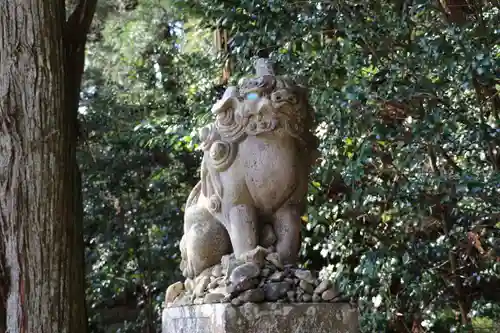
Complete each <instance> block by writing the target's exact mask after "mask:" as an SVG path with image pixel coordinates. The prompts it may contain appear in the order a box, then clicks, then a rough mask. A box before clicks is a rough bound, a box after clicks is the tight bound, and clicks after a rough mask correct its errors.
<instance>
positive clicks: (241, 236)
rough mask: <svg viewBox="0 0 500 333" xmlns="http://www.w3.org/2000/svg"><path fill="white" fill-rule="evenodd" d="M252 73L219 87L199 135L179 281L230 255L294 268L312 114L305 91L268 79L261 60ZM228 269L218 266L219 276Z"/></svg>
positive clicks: (311, 148) (311, 149)
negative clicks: (195, 180) (199, 155)
mask: <svg viewBox="0 0 500 333" xmlns="http://www.w3.org/2000/svg"><path fill="white" fill-rule="evenodd" d="M255 71H256V76H255V77H252V78H245V79H244V80H242V82H241V83H239V84H238V85H237V86H232V87H228V88H227V90H226V92H225V93H224V95H223V96H222V98H221V99H220V100H219V101H218V102H217V103H215V105H214V106H213V108H212V114H213V116H214V118H213V122H212V123H210V124H209V125H207V126H205V127H204V128H202V129H201V130H200V141H201V143H200V149H201V150H202V152H203V159H202V162H201V168H200V169H201V180H200V182H199V183H198V184H197V185H196V186H195V188H194V189H193V190H192V191H191V193H190V195H189V197H188V199H187V202H186V209H185V214H184V235H183V237H182V239H181V242H180V251H181V259H182V260H181V264H180V268H181V271H182V273H183V275H184V276H185V277H187V278H191V279H194V278H195V277H197V276H199V275H200V274H201V273H202V272H204V271H206V270H207V269H208V268H210V267H212V266H215V265H219V264H220V263H221V259H222V257H224V256H227V255H230V254H231V252H233V254H234V258H237V259H241V258H242V259H243V261H244V262H247V261H253V262H255V263H256V264H258V265H259V266H261V265H263V264H264V259H265V258H266V257H265V255H267V252H268V251H271V252H275V253H274V254H272V255H271V257H269V255H268V257H269V258H270V259H268V261H271V262H275V263H276V264H275V265H278V264H296V260H297V257H298V252H299V249H300V243H301V240H300V230H301V227H302V226H301V224H302V222H301V218H300V216H301V215H302V214H303V213H304V212H305V208H306V203H307V200H306V195H307V190H308V175H309V173H310V170H311V165H312V163H313V162H314V160H315V159H316V158H317V157H318V150H317V146H318V140H317V138H316V137H315V136H314V134H313V131H312V130H313V123H314V112H313V108H312V107H311V106H310V105H309V101H308V96H307V95H308V92H307V89H306V88H305V87H302V86H300V85H298V84H296V83H295V82H294V81H293V80H292V79H290V78H288V77H282V76H276V75H275V74H274V71H273V68H272V66H271V63H270V62H269V61H268V60H267V59H258V60H257V62H256V66H255ZM277 223H284V224H286V228H281V227H279V225H277ZM277 226H278V227H277ZM277 233H279V234H277ZM259 246H260V247H259ZM264 248H265V250H264ZM231 249H232V251H231ZM252 251H253V252H252ZM245 254H246V255H245ZM229 259H230V258H229ZM223 261H224V260H223ZM235 265H236V266H237V264H236V263H234V260H229V262H228V263H227V265H224V263H222V269H221V272H220V274H226V275H229V274H230V273H231V270H232V269H233V268H234V267H235ZM223 268H225V270H224V269H223ZM218 270H219V269H218V268H217V269H216V273H215V274H214V273H213V272H211V274H214V275H215V276H218V274H219V271H218ZM224 271H225V273H224Z"/></svg>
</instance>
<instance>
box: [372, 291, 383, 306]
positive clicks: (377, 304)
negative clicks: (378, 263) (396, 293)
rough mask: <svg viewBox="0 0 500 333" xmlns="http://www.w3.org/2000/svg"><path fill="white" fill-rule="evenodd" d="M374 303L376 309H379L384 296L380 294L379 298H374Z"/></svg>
mask: <svg viewBox="0 0 500 333" xmlns="http://www.w3.org/2000/svg"><path fill="white" fill-rule="evenodd" d="M372 303H373V306H374V307H375V308H378V307H379V306H380V304H382V296H380V294H378V295H377V296H375V297H372Z"/></svg>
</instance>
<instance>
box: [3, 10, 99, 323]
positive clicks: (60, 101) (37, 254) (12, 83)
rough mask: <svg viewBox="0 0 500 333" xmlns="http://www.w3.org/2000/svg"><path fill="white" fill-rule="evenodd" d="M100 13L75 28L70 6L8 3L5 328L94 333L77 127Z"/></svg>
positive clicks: (86, 13)
mask: <svg viewBox="0 0 500 333" xmlns="http://www.w3.org/2000/svg"><path fill="white" fill-rule="evenodd" d="M94 9H95V0H82V1H81V2H80V4H79V6H78V7H77V9H75V12H74V13H73V14H78V15H73V14H72V16H71V17H73V18H78V19H80V20H78V24H79V25H75V24H73V25H71V26H72V28H78V30H77V31H74V30H73V31H68V25H69V23H70V22H69V21H70V20H68V22H65V10H64V1H61V0H25V1H23V2H19V1H16V0H1V1H0V243H1V244H0V264H1V265H2V267H0V268H1V269H0V283H2V288H0V298H1V299H0V312H2V313H0V331H1V332H5V331H7V332H9V333H37V332H44V333H66V332H67V333H82V332H86V331H87V330H86V327H87V325H86V321H87V318H86V311H85V290H84V265H83V250H84V249H83V239H82V237H83V235H82V225H81V223H82V216H81V206H82V202H81V193H80V191H81V189H80V187H79V179H80V175H79V173H78V168H77V164H76V144H77V142H76V141H77V134H76V130H75V129H76V128H77V124H76V112H77V108H78V92H79V89H80V79H81V71H82V70H83V50H84V45H85V35H86V33H87V31H88V25H89V24H90V20H91V18H92V14H93V10H94ZM71 17H70V19H71ZM82 18H84V19H83V20H82ZM73 21H75V20H73ZM70 34H73V35H72V37H71V38H68V37H67V36H69V35H70ZM82 35H83V37H82ZM75 36H76V38H75ZM75 50H76V51H77V52H75ZM74 55H80V56H79V57H78V56H76V57H75V58H71V57H72V56H74ZM75 59H76V62H77V64H76V65H77V66H76V67H71V65H73V66H75ZM2 325H3V327H2Z"/></svg>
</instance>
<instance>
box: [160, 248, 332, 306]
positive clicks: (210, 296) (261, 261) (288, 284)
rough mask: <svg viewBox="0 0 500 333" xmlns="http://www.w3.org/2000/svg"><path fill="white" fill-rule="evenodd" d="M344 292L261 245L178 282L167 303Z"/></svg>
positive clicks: (284, 299) (290, 299)
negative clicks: (291, 264) (290, 264)
mask: <svg viewBox="0 0 500 333" xmlns="http://www.w3.org/2000/svg"><path fill="white" fill-rule="evenodd" d="M337 301H340V295H339V293H338V292H337V290H336V289H335V287H334V286H333V285H332V284H331V283H330V281H327V280H324V281H320V280H319V279H318V278H317V277H315V274H313V273H312V272H310V271H308V270H305V269H299V268H294V267H291V266H286V265H282V263H281V262H280V260H279V256H278V254H277V253H269V252H268V250H266V249H264V248H262V247H257V248H256V249H254V250H252V251H250V252H248V253H246V254H244V255H243V256H241V257H240V258H235V256H234V255H227V256H224V257H223V258H222V261H221V263H220V264H218V265H215V266H213V267H210V268H208V269H206V270H205V271H203V272H202V273H201V274H200V275H199V276H198V277H196V278H195V279H194V280H192V279H187V280H186V281H185V282H184V283H182V282H177V283H175V284H173V285H171V286H170V287H169V288H168V289H167V293H166V297H165V303H166V306H167V307H169V306H179V305H187V304H211V303H231V304H233V305H234V306H239V305H242V304H244V303H262V302H278V303H294V302H296V303H308V302H313V303H319V302H337Z"/></svg>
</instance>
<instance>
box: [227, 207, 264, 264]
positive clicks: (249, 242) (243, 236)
mask: <svg viewBox="0 0 500 333" xmlns="http://www.w3.org/2000/svg"><path fill="white" fill-rule="evenodd" d="M228 229H229V237H230V238H231V243H232V245H233V251H234V255H235V256H236V257H239V256H240V255H242V254H244V253H245V252H248V251H250V250H253V249H255V248H256V247H257V245H258V231H257V212H256V210H255V207H253V206H251V205H244V204H242V205H237V206H234V207H232V208H231V209H230V210H229V228H228Z"/></svg>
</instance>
